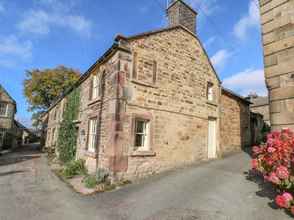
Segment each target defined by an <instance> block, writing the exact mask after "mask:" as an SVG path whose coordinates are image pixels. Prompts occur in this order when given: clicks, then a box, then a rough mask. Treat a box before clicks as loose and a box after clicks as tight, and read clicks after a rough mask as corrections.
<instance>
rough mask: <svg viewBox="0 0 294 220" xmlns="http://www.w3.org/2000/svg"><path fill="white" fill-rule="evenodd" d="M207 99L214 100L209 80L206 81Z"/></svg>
mask: <svg viewBox="0 0 294 220" xmlns="http://www.w3.org/2000/svg"><path fill="white" fill-rule="evenodd" d="M207 100H208V101H210V102H211V101H213V100H214V94H213V84H212V83H211V82H208V83H207Z"/></svg>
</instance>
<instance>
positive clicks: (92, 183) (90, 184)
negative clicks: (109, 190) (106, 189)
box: [83, 175, 98, 189]
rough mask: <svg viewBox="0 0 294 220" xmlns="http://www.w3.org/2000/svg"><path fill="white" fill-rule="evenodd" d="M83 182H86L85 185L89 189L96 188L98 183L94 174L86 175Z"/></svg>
mask: <svg viewBox="0 0 294 220" xmlns="http://www.w3.org/2000/svg"><path fill="white" fill-rule="evenodd" d="M83 182H84V184H85V187H87V188H89V189H93V188H95V187H96V186H97V184H98V182H97V180H96V177H95V176H92V175H89V176H86V177H85V179H84V181H83Z"/></svg>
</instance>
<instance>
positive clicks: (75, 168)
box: [62, 160, 87, 179]
mask: <svg viewBox="0 0 294 220" xmlns="http://www.w3.org/2000/svg"><path fill="white" fill-rule="evenodd" d="M62 174H63V176H64V177H65V178H67V179H70V178H72V177H74V176H77V175H86V174H87V168H86V166H85V161H84V160H75V161H70V162H69V163H67V164H66V165H65V168H64V169H63V172H62Z"/></svg>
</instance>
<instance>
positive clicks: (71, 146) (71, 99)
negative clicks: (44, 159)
mask: <svg viewBox="0 0 294 220" xmlns="http://www.w3.org/2000/svg"><path fill="white" fill-rule="evenodd" d="M79 106H80V89H79V88H76V89H75V90H73V91H72V92H71V93H70V94H69V95H68V97H67V101H66V106H65V108H64V111H63V121H62V122H61V124H60V128H59V132H58V133H59V135H58V139H57V149H58V155H59V160H60V161H61V162H63V163H67V162H69V161H71V160H74V159H75V155H76V144H77V143H76V141H77V135H78V134H77V129H76V126H75V124H74V120H76V119H77V118H78V114H79Z"/></svg>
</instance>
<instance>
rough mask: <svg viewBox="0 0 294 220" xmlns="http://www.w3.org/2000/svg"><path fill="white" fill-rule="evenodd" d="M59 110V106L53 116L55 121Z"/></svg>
mask: <svg viewBox="0 0 294 220" xmlns="http://www.w3.org/2000/svg"><path fill="white" fill-rule="evenodd" d="M57 111H58V108H56V109H55V110H54V117H53V120H54V121H55V120H56V118H57Z"/></svg>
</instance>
